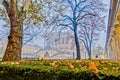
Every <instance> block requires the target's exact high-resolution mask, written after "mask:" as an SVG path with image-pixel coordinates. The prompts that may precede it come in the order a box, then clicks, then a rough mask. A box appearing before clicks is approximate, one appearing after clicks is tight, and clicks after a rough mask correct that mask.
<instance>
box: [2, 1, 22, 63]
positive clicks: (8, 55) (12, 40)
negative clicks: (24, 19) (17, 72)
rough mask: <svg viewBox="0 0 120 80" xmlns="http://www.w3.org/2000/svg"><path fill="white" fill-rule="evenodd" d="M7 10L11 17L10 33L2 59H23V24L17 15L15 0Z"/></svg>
mask: <svg viewBox="0 0 120 80" xmlns="http://www.w3.org/2000/svg"><path fill="white" fill-rule="evenodd" d="M7 12H8V16H9V19H10V34H9V36H8V44H7V47H6V51H5V54H4V56H3V59H2V61H17V60H20V59H21V50H22V24H21V21H20V20H19V17H18V15H17V12H16V6H15V3H14V0H11V2H10V8H9V10H8V11H7Z"/></svg>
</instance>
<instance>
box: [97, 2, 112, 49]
mask: <svg viewBox="0 0 120 80" xmlns="http://www.w3.org/2000/svg"><path fill="white" fill-rule="evenodd" d="M103 1H104V3H105V4H107V6H106V7H107V9H108V11H107V13H106V15H107V17H106V29H107V26H108V15H109V7H110V0H103ZM98 43H99V44H100V45H101V46H102V47H105V43H106V32H102V34H101V36H100V39H99V41H98Z"/></svg>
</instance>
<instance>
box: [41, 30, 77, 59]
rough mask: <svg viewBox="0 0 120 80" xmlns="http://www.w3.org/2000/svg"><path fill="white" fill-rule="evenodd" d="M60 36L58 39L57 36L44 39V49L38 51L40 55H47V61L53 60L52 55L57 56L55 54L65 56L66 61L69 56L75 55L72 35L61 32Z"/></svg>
mask: <svg viewBox="0 0 120 80" xmlns="http://www.w3.org/2000/svg"><path fill="white" fill-rule="evenodd" d="M60 35H61V36H60V38H59V37H58V35H57V34H53V35H50V36H49V39H45V43H44V44H45V47H44V49H43V50H41V51H40V53H42V54H45V53H48V54H49V59H52V58H53V59H54V57H53V55H55V56H57V54H58V55H63V54H65V55H66V59H67V58H68V56H69V55H72V56H73V54H74V53H75V44H74V38H73V36H72V34H70V33H69V32H61V33H60ZM67 54H68V55H67ZM61 58H62V57H61Z"/></svg>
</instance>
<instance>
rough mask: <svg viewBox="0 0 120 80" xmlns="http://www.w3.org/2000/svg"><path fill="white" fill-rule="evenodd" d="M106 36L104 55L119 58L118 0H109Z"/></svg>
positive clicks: (119, 24) (119, 9) (119, 4)
mask: <svg viewBox="0 0 120 80" xmlns="http://www.w3.org/2000/svg"><path fill="white" fill-rule="evenodd" d="M106 38H107V39H106V57H107V58H108V59H112V60H120V0H111V5H110V13H109V22H108V29H107V37H106Z"/></svg>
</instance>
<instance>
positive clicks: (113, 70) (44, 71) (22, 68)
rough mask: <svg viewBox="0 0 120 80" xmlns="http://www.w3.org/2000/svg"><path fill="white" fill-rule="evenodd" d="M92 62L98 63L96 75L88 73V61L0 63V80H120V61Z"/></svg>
mask: <svg viewBox="0 0 120 80" xmlns="http://www.w3.org/2000/svg"><path fill="white" fill-rule="evenodd" d="M93 61H99V62H100V65H99V66H97V68H98V70H99V72H98V73H94V72H91V71H90V69H89V62H91V61H90V60H42V61H39V60H26V61H19V62H0V80H88V79H89V80H113V79H114V80H120V61H110V60H93ZM69 63H71V64H72V65H73V66H74V68H71V67H70V66H69V65H68V64H69Z"/></svg>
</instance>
